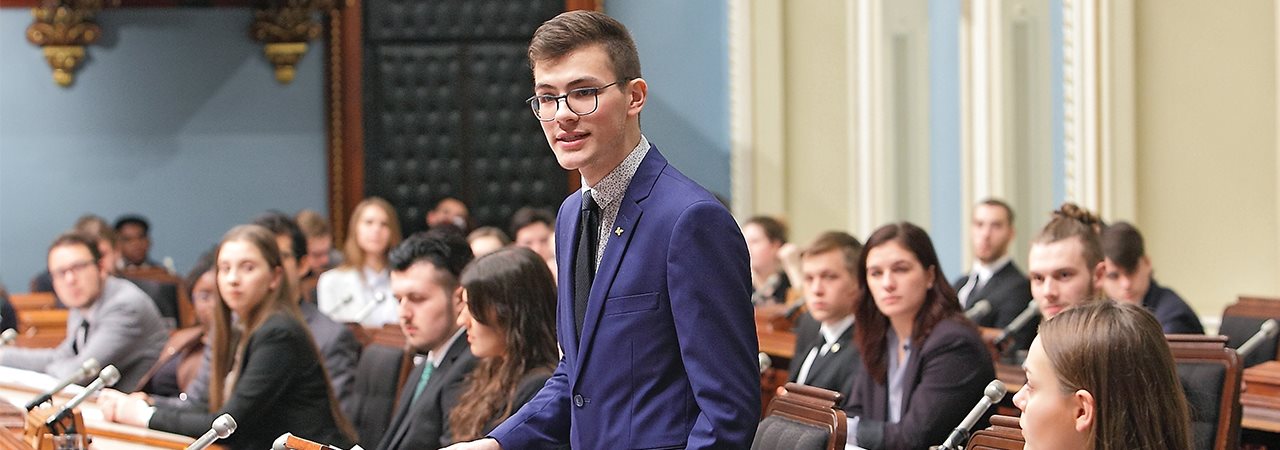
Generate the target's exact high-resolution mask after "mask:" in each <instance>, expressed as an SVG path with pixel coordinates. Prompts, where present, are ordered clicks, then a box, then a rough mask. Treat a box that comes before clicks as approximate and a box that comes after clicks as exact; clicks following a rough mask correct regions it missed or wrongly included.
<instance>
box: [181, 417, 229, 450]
mask: <svg viewBox="0 0 1280 450" xmlns="http://www.w3.org/2000/svg"><path fill="white" fill-rule="evenodd" d="M235 431H236V420H235V419H232V418H231V415H230V414H223V415H221V416H218V418H217V419H213V426H212V427H210V428H209V431H206V432H204V435H202V436H200V439H196V441H195V442H192V443H191V445H188V446H187V450H204V449H205V448H208V447H209V446H210V445H213V441H216V440H218V439H226V438H227V436H230V435H231V433H234V432H235Z"/></svg>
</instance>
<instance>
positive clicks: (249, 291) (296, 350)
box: [98, 225, 354, 448]
mask: <svg viewBox="0 0 1280 450" xmlns="http://www.w3.org/2000/svg"><path fill="white" fill-rule="evenodd" d="M217 268H218V269H217V270H218V292H219V294H220V297H221V298H222V305H221V306H219V308H218V311H217V314H214V330H213V342H212V348H213V352H212V354H213V355H214V356H213V359H212V360H211V361H210V374H211V375H210V377H209V380H210V383H209V388H208V399H209V403H208V405H197V404H188V405H182V406H177V407H175V406H169V405H156V406H150V405H148V404H147V403H146V402H145V401H143V400H141V399H138V398H135V397H126V396H124V395H121V394H119V393H118V392H115V391H111V390H105V391H103V394H102V395H101V396H100V397H99V399H98V406H99V408H100V409H101V410H102V413H103V416H104V418H106V419H107V420H110V421H116V422H121V423H125V424H130V425H135V426H146V427H149V428H152V429H156V430H161V431H168V432H173V433H179V434H184V435H187V436H193V437H194V436H199V435H201V434H203V433H204V432H205V431H207V430H208V429H209V424H210V423H213V420H214V418H216V417H217V416H219V415H221V414H224V413H226V414H231V416H232V417H233V418H235V420H236V423H237V424H238V425H239V426H238V428H237V429H236V432H235V433H234V434H232V435H231V436H229V437H227V438H226V439H224V440H222V441H220V442H219V444H221V445H224V446H226V447H228V448H268V447H270V446H271V443H272V442H273V441H274V440H275V439H276V438H277V437H279V436H280V435H282V434H284V433H286V432H291V433H295V434H297V435H299V436H307V437H308V438H310V439H315V440H317V441H321V442H327V443H331V444H333V445H338V446H341V447H349V446H350V445H351V442H353V441H354V432H353V431H351V426H350V425H349V424H348V423H347V421H346V419H345V418H344V417H343V416H342V413H341V412H340V411H339V409H338V405H337V400H336V399H335V398H334V396H333V388H332V387H330V385H329V378H328V377H327V376H326V375H325V371H324V366H323V365H322V364H321V363H320V353H319V351H318V350H316V346H315V343H314V342H312V340H311V338H310V337H309V336H308V334H309V332H308V331H307V327H306V324H305V323H303V321H302V314H301V312H300V311H299V310H298V304H297V301H296V299H295V298H294V288H293V287H292V286H290V285H289V282H290V280H289V279H288V278H287V277H285V275H284V269H283V266H282V258H281V256H280V252H279V247H278V246H277V245H276V241H275V236H274V235H273V234H271V232H270V231H268V230H267V229H265V228H262V227H260V226H257V225H240V226H237V227H235V228H232V229H231V231H228V232H227V234H226V236H224V237H223V240H222V243H221V244H220V245H219V247H218V256H217ZM233 311H234V312H235V318H236V324H235V327H236V328H237V329H239V330H240V332H239V333H233V332H232V326H233V324H232V312H233Z"/></svg>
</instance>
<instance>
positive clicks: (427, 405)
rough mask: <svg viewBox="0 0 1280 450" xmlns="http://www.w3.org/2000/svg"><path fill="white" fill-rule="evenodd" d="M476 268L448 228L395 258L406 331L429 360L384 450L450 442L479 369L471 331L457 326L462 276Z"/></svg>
mask: <svg viewBox="0 0 1280 450" xmlns="http://www.w3.org/2000/svg"><path fill="white" fill-rule="evenodd" d="M469 262H471V247H470V246H469V245H467V241H466V240H465V239H464V238H463V237H462V235H461V234H459V233H458V232H457V231H456V230H453V229H452V228H450V227H444V226H441V227H439V228H438V229H436V230H432V231H427V232H423V233H417V234H414V235H413V236H410V237H409V238H408V239H405V241H404V242H402V243H401V244H400V245H399V246H398V247H396V248H395V249H394V250H392V252H391V254H390V255H389V263H390V265H391V291H392V292H394V293H395V296H396V298H397V299H399V301H400V308H399V315H400V328H401V329H402V330H404V335H405V339H406V340H407V341H408V343H409V345H410V346H411V347H413V348H414V349H417V351H419V352H421V353H425V354H426V355H427V356H426V358H424V360H423V361H422V362H421V363H420V364H418V366H417V367H415V368H414V369H413V371H412V372H410V373H409V378H408V379H406V380H405V385H404V387H403V388H402V389H401V393H400V401H399V402H398V405H399V406H398V407H397V408H396V413H395V416H393V417H392V419H391V425H390V426H389V427H388V428H387V434H386V435H385V436H383V437H382V441H381V442H379V443H378V448H379V449H382V450H389V449H426V448H431V449H434V448H440V447H443V446H445V445H447V444H448V443H449V442H451V439H450V436H451V433H450V431H449V428H448V427H449V414H450V413H451V412H452V411H453V409H454V407H455V405H457V404H458V396H459V395H460V394H462V391H463V390H464V389H466V387H465V380H466V376H467V374H468V373H470V372H471V370H472V369H473V368H474V367H475V365H476V360H475V357H474V356H472V354H471V350H470V349H469V347H468V345H467V341H468V338H467V330H466V329H464V328H462V327H459V326H458V324H457V319H458V312H459V311H461V310H462V308H463V307H464V306H463V303H462V285H461V283H460V281H459V277H460V276H461V274H462V269H463V268H464V267H466V265H467V263H469Z"/></svg>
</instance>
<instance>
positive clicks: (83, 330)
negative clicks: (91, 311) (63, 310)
mask: <svg viewBox="0 0 1280 450" xmlns="http://www.w3.org/2000/svg"><path fill="white" fill-rule="evenodd" d="M88 341H89V321H88V320H81V321H80V327H78V328H76V337H75V339H73V340H72V341H71V352H72V353H74V354H77V355H79V354H80V350H81V349H83V348H84V346H85V344H87V343H88Z"/></svg>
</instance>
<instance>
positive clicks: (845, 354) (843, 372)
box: [787, 231, 862, 400]
mask: <svg viewBox="0 0 1280 450" xmlns="http://www.w3.org/2000/svg"><path fill="white" fill-rule="evenodd" d="M861 252H862V243H861V242H858V240H857V239H856V238H854V237H853V236H850V235H848V234H846V233H843V232H839V231H828V232H826V233H822V235H820V236H818V238H817V239H816V240H814V241H813V243H812V244H810V245H809V248H807V249H805V251H804V255H802V256H801V263H800V264H801V270H802V272H803V273H804V294H805V295H804V302H805V307H807V308H808V310H809V311H808V312H807V313H805V314H803V315H801V316H800V318H799V319H798V323H797V325H796V328H795V330H796V351H795V356H794V357H792V358H791V367H790V376H789V377H788V378H787V381H793V382H796V383H800V384H806V385H809V386H816V387H820V388H823V389H827V390H831V391H836V392H839V393H841V394H844V398H845V399H846V400H848V399H849V396H850V395H851V394H852V393H853V379H854V378H855V377H857V376H859V375H860V374H861V373H862V358H861V357H860V355H859V354H858V347H857V346H855V345H853V327H854V323H853V308H854V305H857V304H858V293H859V292H860V290H861V284H860V283H859V282H858V270H857V267H858V254H859V253H861Z"/></svg>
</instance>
